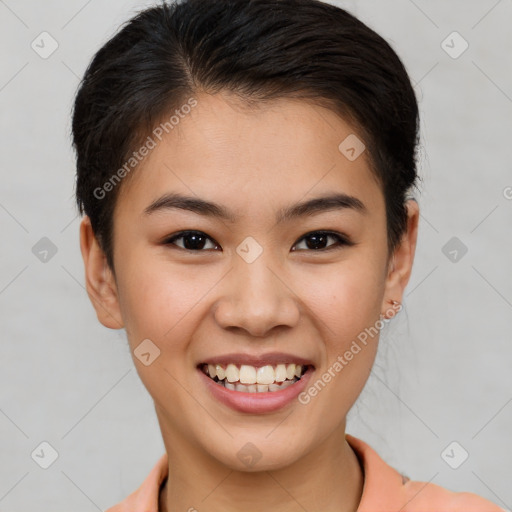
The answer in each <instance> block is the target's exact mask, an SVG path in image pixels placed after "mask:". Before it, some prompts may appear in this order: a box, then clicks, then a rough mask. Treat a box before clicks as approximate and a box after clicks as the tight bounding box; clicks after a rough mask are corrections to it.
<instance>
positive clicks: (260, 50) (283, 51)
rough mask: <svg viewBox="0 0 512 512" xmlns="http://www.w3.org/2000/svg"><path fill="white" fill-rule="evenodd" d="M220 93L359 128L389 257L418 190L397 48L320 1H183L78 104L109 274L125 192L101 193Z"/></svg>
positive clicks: (86, 80)
mask: <svg viewBox="0 0 512 512" xmlns="http://www.w3.org/2000/svg"><path fill="white" fill-rule="evenodd" d="M221 90H226V91H229V92H231V93H233V94H235V95H237V96H238V97H240V99H241V100H243V101H244V102H246V103H247V104H248V105H257V104H258V102H264V101H267V100H272V99H279V98H287V97H295V98H303V99H307V100H313V101H314V102H316V103H317V104H319V105H322V106H327V107H328V108H330V109H332V110H333V111H335V112H336V113H338V114H339V115H340V116H342V117H343V118H344V119H345V120H347V121H348V122H352V123H353V125H354V127H355V128H356V129H357V132H358V136H359V137H361V138H362V140H363V142H364V144H365V145H366V148H367V151H368V155H369V160H370V162H371V167H372V171H373V173H374V175H375V177H376V178H377V179H378V181H379V183H380V184H381V185H382V190H383V194H384V197H385V203H386V218H387V232H388V235H387V236H388V248H389V254H391V252H392V251H393V249H394V248H395V247H396V245H397V243H398V242H399V241H400V239H401V236H402V234H403V233H404V231H405V229H406V222H407V210H406V208H405V200H406V195H407V193H408V191H409V190H410V188H411V187H412V186H414V185H415V184H416V183H415V182H416V181H417V179H418V177H417V172H416V150H417V144H418V130H419V128H418V125H419V119H418V106H417V101H416V97H415V94H414V90H413V87H412V85H411V82H410V80H409V77H408V75H407V72H406V70H405V67H404V65H403V64H402V62H401V60H400V59H399V57H398V56H397V54H396V53H395V51H394V50H393V49H392V48H391V46H390V45H389V44H388V43H387V42H386V41H385V40H384V39H383V38H382V37H381V36H379V35H378V34H377V33H376V32H374V31H373V30H372V29H370V28H369V27H368V26H367V25H365V24H364V23H363V22H361V21H360V20H358V19H357V18H355V17H354V16H353V15H351V14H350V13H349V12H347V11H345V10H343V9H341V8H339V7H335V6H333V5H330V4H327V3H323V2H321V1H317V0H183V1H178V2H173V3H166V2H163V3H162V4H161V5H158V6H156V7H152V8H149V9H146V10H144V11H142V12H140V13H139V14H137V15H136V16H135V17H134V18H132V19H131V20H129V21H128V22H127V23H126V24H125V25H124V26H123V27H122V28H121V30H120V31H119V32H118V33H117V34H116V35H115V36H114V37H112V38H111V39H110V40H109V41H108V42H107V43H106V44H105V45H104V46H103V47H102V48H101V49H100V50H99V51H98V52H97V53H96V55H95V56H94V58H93V60H92V62H91V63H90V65H89V67H88V68H87V71H86V72H85V76H84V77H83V80H82V82H81V84H80V87H79V90H78V93H77V96H76V100H75V104H74V110H73V123H72V132H73V145H74V148H75V151H76V156H77V175H76V200H77V205H78V208H79V211H80V213H81V214H83V213H84V212H85V213H86V214H87V215H88V216H89V217H90V219H91V224H92V227H93V231H94V233H95V236H96V238H97V240H98V242H99V244H100V246H101V248H102V249H103V251H104V253H105V255H106V258H107V261H108V264H109V266H110V268H111V269H112V270H114V265H113V243H112V239H113V212H114V208H115V204H116V200H117V197H118V194H119V193H120V191H121V190H122V183H120V184H119V186H114V187H109V189H110V188H111V191H109V193H108V194H105V195H104V197H101V195H100V194H99V193H98V190H104V189H103V188H102V187H103V186H104V184H106V183H108V182H109V180H110V181H111V178H112V176H113V175H114V174H115V173H116V171H117V170H119V169H121V168H122V167H123V165H125V167H126V162H127V160H128V159H129V158H130V155H131V154H132V152H133V151H134V149H136V148H137V147H140V144H141V143H142V141H143V140H144V139H145V138H146V137H147V136H148V135H149V134H150V133H151V132H152V130H153V129H154V127H155V126H156V125H157V123H158V122H160V121H161V119H162V118H163V117H164V116H166V115H169V113H170V112H172V111H173V110H174V109H176V108H178V107H179V106H180V105H182V104H183V103H186V101H187V99H188V98H190V97H191V96H194V95H195V94H198V93H199V92H207V93H212V94H213V93H215V92H219V91H221ZM340 142H341V141H340ZM134 172H136V171H134ZM124 174H125V173H123V175H124ZM98 196H100V197H98Z"/></svg>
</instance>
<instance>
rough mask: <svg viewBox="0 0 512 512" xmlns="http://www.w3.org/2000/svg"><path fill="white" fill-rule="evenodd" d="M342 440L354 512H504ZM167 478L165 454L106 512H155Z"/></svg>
mask: <svg viewBox="0 0 512 512" xmlns="http://www.w3.org/2000/svg"><path fill="white" fill-rule="evenodd" d="M345 437H346V439H347V442H348V443H349V445H350V446H351V447H352V449H353V450H354V452H355V453H356V455H357V457H358V459H359V461H360V462H361V463H362V465H363V468H364V485H363V494H362V496H361V501H360V503H359V506H358V508H357V512H507V511H505V509H503V508H500V507H498V506H497V505H496V504H494V503H492V502H491V501H488V500H486V499H484V498H482V497H481V496H478V495H477V494H473V493H469V492H454V491H450V490H448V489H445V488H444V487H441V486H439V485H436V484H432V483H427V482H418V481H412V480H410V479H409V478H407V477H405V476H403V475H401V474H400V473H399V472H398V471H396V469H394V468H392V467H391V466H389V465H388V464H387V463H386V462H384V460H382V459H381V457H380V456H379V455H378V454H377V452H376V451H375V450H374V449H373V448H372V447H371V446H370V445H368V444H366V443H365V442H364V441H362V440H360V439H358V438H356V437H354V436H352V435H350V434H345ZM167 474H168V459H167V454H166V453H165V454H164V455H162V457H160V459H159V460H158V462H157V463H156V465H155V466H154V467H153V469H152V470H151V472H150V473H149V475H148V476H147V477H146V479H145V480H144V482H143V483H142V485H141V486H140V487H139V488H138V489H137V490H136V491H134V492H133V493H132V494H130V495H129V496H128V497H127V498H126V499H124V500H123V501H122V502H121V503H119V504H117V505H115V506H113V507H111V508H109V509H108V510H107V511H106V512H158V498H159V492H160V486H161V484H162V483H163V481H164V480H165V478H166V477H167Z"/></svg>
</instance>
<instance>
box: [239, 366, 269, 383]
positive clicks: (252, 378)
mask: <svg viewBox="0 0 512 512" xmlns="http://www.w3.org/2000/svg"><path fill="white" fill-rule="evenodd" d="M240 382H241V383H242V384H256V368H254V366H248V365H246V364H243V365H242V366H240ZM258 382H259V381H258ZM261 384H264V382H262V383H261Z"/></svg>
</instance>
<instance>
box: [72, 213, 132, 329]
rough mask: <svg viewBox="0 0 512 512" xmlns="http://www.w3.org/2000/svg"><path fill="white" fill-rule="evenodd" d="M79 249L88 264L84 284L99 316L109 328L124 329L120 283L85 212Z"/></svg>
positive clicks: (85, 264)
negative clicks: (119, 295)
mask: <svg viewBox="0 0 512 512" xmlns="http://www.w3.org/2000/svg"><path fill="white" fill-rule="evenodd" d="M80 250H81V251H82V258H83V260H84V266H85V284H86V289H87V294H88V295H89V299H90V300H91V303H92V305H93V306H94V309H95V310H96V315H97V317H98V320H99V321H100V322H101V323H102V324H103V325H104V326H105V327H108V328H110V329H122V328H123V327H124V323H123V320H122V316H121V310H120V307H119V301H118V293H117V285H116V282H115V278H114V276H113V274H112V271H111V269H110V268H109V266H108V264H107V258H106V256H105V253H104V252H103V250H102V249H101V247H100V246H99V244H98V242H97V240H96V237H95V235H94V232H93V230H92V226H91V221H90V219H89V217H88V216H85V217H84V218H83V219H82V222H81V223H80Z"/></svg>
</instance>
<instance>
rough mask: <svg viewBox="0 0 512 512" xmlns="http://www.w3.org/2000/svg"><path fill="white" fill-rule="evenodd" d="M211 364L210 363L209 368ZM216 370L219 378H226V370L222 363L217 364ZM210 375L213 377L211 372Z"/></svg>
mask: <svg viewBox="0 0 512 512" xmlns="http://www.w3.org/2000/svg"><path fill="white" fill-rule="evenodd" d="M209 367H210V366H209V365H208V368H209ZM215 371H216V373H217V377H218V378H219V380H224V379H225V378H226V371H225V370H224V368H222V366H221V365H220V364H216V365H215ZM210 377H211V378H212V379H213V377H214V376H213V375H212V374H211V373H210Z"/></svg>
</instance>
